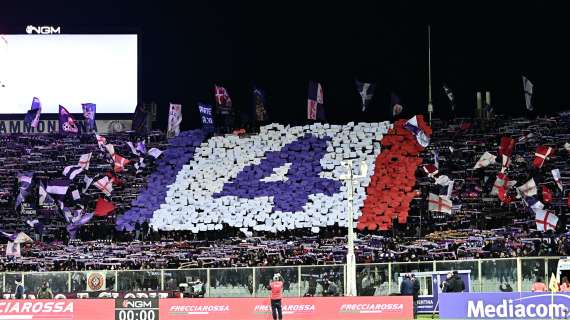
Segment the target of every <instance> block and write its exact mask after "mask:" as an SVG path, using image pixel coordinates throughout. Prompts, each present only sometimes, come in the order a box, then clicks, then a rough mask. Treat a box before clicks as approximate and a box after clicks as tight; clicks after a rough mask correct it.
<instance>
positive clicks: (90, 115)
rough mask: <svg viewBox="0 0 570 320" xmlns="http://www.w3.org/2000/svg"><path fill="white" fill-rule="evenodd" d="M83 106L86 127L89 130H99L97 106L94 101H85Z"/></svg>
mask: <svg viewBox="0 0 570 320" xmlns="http://www.w3.org/2000/svg"><path fill="white" fill-rule="evenodd" d="M81 107H82V108H83V117H84V118H85V129H86V130H87V131H88V132H92V131H97V124H96V123H95V113H96V110H97V106H96V105H95V104H94V103H84V104H82V105H81Z"/></svg>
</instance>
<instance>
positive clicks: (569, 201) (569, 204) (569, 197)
mask: <svg viewBox="0 0 570 320" xmlns="http://www.w3.org/2000/svg"><path fill="white" fill-rule="evenodd" d="M568 206H569V207H570V193H569V194H568Z"/></svg>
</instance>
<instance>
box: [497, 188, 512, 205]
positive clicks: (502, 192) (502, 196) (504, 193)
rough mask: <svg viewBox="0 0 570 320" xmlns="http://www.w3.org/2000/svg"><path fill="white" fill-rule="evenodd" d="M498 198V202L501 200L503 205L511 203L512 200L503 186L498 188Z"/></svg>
mask: <svg viewBox="0 0 570 320" xmlns="http://www.w3.org/2000/svg"><path fill="white" fill-rule="evenodd" d="M498 196H499V200H501V202H502V203H504V204H510V203H511V202H513V198H512V197H511V196H509V195H507V191H506V190H505V187H504V186H501V187H499V188H498Z"/></svg>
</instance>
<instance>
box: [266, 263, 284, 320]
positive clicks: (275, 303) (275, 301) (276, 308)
mask: <svg viewBox="0 0 570 320" xmlns="http://www.w3.org/2000/svg"><path fill="white" fill-rule="evenodd" d="M269 290H270V299H271V314H272V315H273V320H277V319H279V320H281V319H283V315H282V310H281V298H282V296H283V280H282V279H281V275H280V274H279V273H276V274H274V275H273V281H271V282H270V283H269ZM278 315H279V318H278V317H277V316H278Z"/></svg>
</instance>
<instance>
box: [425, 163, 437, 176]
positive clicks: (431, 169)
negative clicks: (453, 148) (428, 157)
mask: <svg viewBox="0 0 570 320" xmlns="http://www.w3.org/2000/svg"><path fill="white" fill-rule="evenodd" d="M422 168H423V169H424V172H425V173H426V174H427V175H428V177H430V178H435V176H437V174H438V173H439V170H437V167H436V166H435V165H434V164H431V163H430V164H426V165H423V166H422Z"/></svg>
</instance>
